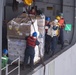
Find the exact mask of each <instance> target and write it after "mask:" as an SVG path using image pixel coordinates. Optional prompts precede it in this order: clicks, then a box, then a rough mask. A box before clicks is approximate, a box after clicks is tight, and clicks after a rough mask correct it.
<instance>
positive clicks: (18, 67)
mask: <svg viewBox="0 0 76 75" xmlns="http://www.w3.org/2000/svg"><path fill="white" fill-rule="evenodd" d="M17 60H18V66H17V67H15V68H14V69H12V70H11V71H9V72H8V67H9V66H10V65H12V64H13V63H14V62H16V61H17ZM5 69H6V74H5V75H9V74H10V73H12V72H13V71H15V70H16V69H18V75H20V57H18V58H17V59H15V60H14V61H12V63H11V64H7V65H6V66H5V67H4V68H2V69H1V71H2V70H5Z"/></svg>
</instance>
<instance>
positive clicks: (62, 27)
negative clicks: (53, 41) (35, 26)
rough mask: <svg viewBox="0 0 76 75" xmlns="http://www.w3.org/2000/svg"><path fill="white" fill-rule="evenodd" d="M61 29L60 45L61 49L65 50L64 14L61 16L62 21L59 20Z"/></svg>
mask: <svg viewBox="0 0 76 75" xmlns="http://www.w3.org/2000/svg"><path fill="white" fill-rule="evenodd" d="M58 23H59V27H60V36H59V38H60V43H61V49H63V46H64V35H63V29H64V27H65V20H64V18H63V14H61V16H60V20H59V22H58Z"/></svg>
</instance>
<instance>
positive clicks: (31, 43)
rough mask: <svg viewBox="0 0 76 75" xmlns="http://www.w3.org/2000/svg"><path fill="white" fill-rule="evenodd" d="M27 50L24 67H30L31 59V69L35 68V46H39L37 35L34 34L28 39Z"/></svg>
mask: <svg viewBox="0 0 76 75" xmlns="http://www.w3.org/2000/svg"><path fill="white" fill-rule="evenodd" d="M25 40H26V50H25V57H24V66H26V65H28V59H29V57H30V64H29V65H30V67H31V68H33V65H34V56H35V50H34V49H35V46H36V45H39V41H38V40H37V33H36V32H34V33H33V34H32V36H28V37H26V39H25Z"/></svg>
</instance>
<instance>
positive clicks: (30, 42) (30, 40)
mask: <svg viewBox="0 0 76 75" xmlns="http://www.w3.org/2000/svg"><path fill="white" fill-rule="evenodd" d="M27 45H29V46H32V47H35V45H36V39H35V38H34V37H32V36H29V37H28V38H27Z"/></svg>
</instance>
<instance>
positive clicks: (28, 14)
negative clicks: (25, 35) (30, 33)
mask: <svg viewBox="0 0 76 75" xmlns="http://www.w3.org/2000/svg"><path fill="white" fill-rule="evenodd" d="M29 7H30V6H29ZM26 11H27V14H28V17H29V18H30V21H31V23H32V25H33V28H34V31H36V30H35V27H34V22H33V21H32V19H31V17H30V15H29V11H28V9H27V6H26Z"/></svg>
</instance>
